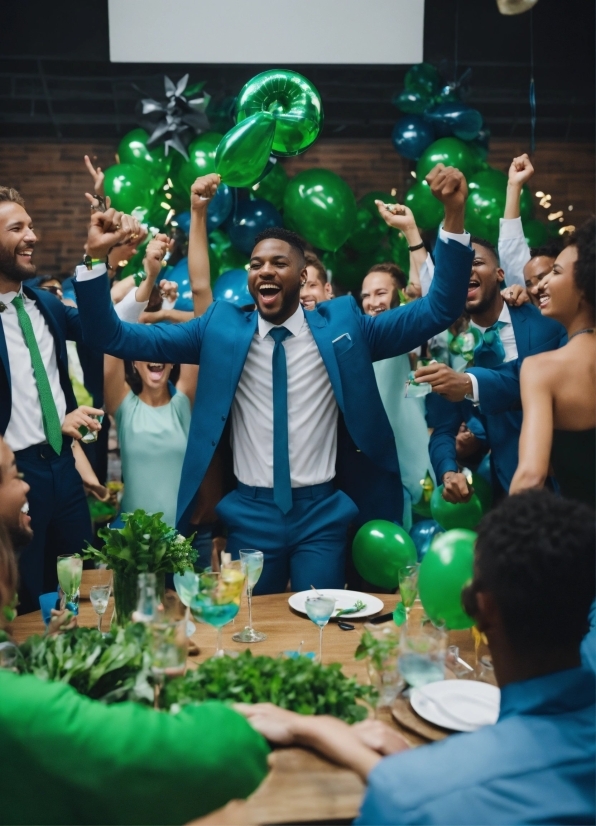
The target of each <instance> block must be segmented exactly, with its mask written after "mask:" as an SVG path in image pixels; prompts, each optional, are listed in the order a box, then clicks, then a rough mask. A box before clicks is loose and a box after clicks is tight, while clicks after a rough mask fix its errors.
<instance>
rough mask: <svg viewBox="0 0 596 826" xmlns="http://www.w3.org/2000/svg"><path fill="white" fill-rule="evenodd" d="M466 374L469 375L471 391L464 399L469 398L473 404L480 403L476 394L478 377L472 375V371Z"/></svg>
mask: <svg viewBox="0 0 596 826" xmlns="http://www.w3.org/2000/svg"><path fill="white" fill-rule="evenodd" d="M466 376H469V378H470V381H471V382H472V392H471V393H468V395H467V396H466V399H469V400H470V401H471V402H474V404H480V396H479V394H478V379H477V378H476V376H475V375H474V373H466Z"/></svg>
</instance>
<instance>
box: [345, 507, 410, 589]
mask: <svg viewBox="0 0 596 826" xmlns="http://www.w3.org/2000/svg"><path fill="white" fill-rule="evenodd" d="M352 556H353V560H354V565H355V566H356V570H357V571H358V573H359V574H360V576H362V577H364V579H366V581H367V582H371V583H372V584H373V585H378V586H379V587H380V588H397V586H398V585H399V576H398V573H399V569H400V568H403V567H405V566H406V565H414V563H415V562H416V560H417V554H416V546H415V545H414V542H413V541H412V539H411V537H410V536H409V535H408V533H407V532H406V531H405V530H404V529H403V528H401V527H400V526H399V525H396V524H395V523H393V522H388V521H386V520H385V519H373V520H372V521H371V522H367V523H366V524H365V525H363V526H362V527H361V528H360V530H359V531H358V533H357V534H356V536H355V537H354V542H353V543H352Z"/></svg>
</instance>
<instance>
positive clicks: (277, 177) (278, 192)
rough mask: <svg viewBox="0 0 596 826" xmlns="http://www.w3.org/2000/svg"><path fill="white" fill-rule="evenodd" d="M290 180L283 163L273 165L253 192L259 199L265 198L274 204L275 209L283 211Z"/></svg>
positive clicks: (254, 186) (254, 187) (255, 185)
mask: <svg viewBox="0 0 596 826" xmlns="http://www.w3.org/2000/svg"><path fill="white" fill-rule="evenodd" d="M288 182H289V178H288V175H287V172H286V171H285V169H284V168H283V166H282V165H281V163H276V164H273V166H272V167H271V169H270V170H269V172H268V173H267V174H266V175H265V177H264V178H262V179H261V180H260V181H259V182H258V183H257V184H254V185H253V191H254V192H255V193H256V195H257V198H265V200H266V201H269V203H271V204H273V206H274V207H275V209H277V210H280V209H283V205H284V195H285V192H286V189H287V186H288Z"/></svg>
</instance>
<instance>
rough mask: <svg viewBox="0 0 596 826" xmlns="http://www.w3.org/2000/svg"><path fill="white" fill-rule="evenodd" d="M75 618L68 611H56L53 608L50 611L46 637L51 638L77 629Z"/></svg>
mask: <svg viewBox="0 0 596 826" xmlns="http://www.w3.org/2000/svg"><path fill="white" fill-rule="evenodd" d="M77 624H78V623H77V618H76V616H75V615H74V614H73V613H72V611H69V610H68V609H66V608H65V609H64V610H62V611H56V609H55V608H52V610H51V616H50V621H49V623H48V627H47V628H46V637H53V636H55V635H56V634H62V633H64V631H72V629H73V628H76V627H77Z"/></svg>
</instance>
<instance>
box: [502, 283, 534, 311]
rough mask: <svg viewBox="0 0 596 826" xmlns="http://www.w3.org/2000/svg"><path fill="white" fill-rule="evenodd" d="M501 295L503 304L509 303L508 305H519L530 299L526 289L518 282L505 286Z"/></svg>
mask: <svg viewBox="0 0 596 826" xmlns="http://www.w3.org/2000/svg"><path fill="white" fill-rule="evenodd" d="M501 295H502V296H503V299H504V301H505V304H507V305H509V307H521V305H522V304H526V303H527V302H529V300H530V296H529V295H528V292H527V290H524V288H523V287H522V286H521V285H520V284H514V285H513V286H512V287H506V288H505V289H504V290H503V292H502V293H501Z"/></svg>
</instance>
